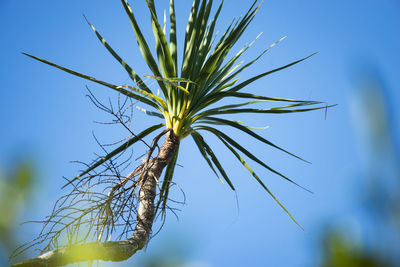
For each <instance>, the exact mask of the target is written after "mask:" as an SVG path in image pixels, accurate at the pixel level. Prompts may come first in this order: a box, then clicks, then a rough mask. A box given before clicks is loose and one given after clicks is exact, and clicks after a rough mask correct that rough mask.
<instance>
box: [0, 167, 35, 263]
mask: <svg viewBox="0 0 400 267" xmlns="http://www.w3.org/2000/svg"><path fill="white" fill-rule="evenodd" d="M34 177H35V175H34V168H33V166H32V164H31V163H30V162H28V161H23V162H20V163H16V164H15V165H14V166H13V167H12V169H11V170H9V171H4V170H2V169H0V214H1V216H0V251H1V253H0V266H7V263H8V259H7V257H8V256H10V255H11V253H12V252H13V250H14V249H15V248H16V247H17V246H18V245H19V241H18V238H17V231H16V228H17V227H18V226H19V219H20V215H21V214H22V212H23V209H24V207H25V206H26V205H27V203H28V200H29V196H30V195H31V193H32V189H33V185H34V183H35V178H34Z"/></svg>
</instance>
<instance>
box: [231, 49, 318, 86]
mask: <svg viewBox="0 0 400 267" xmlns="http://www.w3.org/2000/svg"><path fill="white" fill-rule="evenodd" d="M315 54H317V53H312V54H311V55H309V56H306V57H304V58H302V59H299V60H296V61H294V62H292V63H289V64H287V65H285V66H282V67H279V68H276V69H273V70H270V71H267V72H264V73H261V74H259V75H257V76H255V77H253V78H250V79H248V80H247V81H244V82H242V83H241V84H238V85H236V86H235V87H234V88H232V89H231V90H230V91H233V92H237V91H239V90H240V89H242V88H243V87H245V86H247V85H249V84H250V83H252V82H254V81H256V80H258V79H260V78H262V77H265V76H267V75H269V74H272V73H274V72H277V71H280V70H284V69H286V68H289V67H291V66H293V65H296V64H298V63H300V62H302V61H304V60H306V59H308V58H310V57H312V56H313V55H315Z"/></svg>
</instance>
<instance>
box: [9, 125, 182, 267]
mask: <svg viewBox="0 0 400 267" xmlns="http://www.w3.org/2000/svg"><path fill="white" fill-rule="evenodd" d="M178 144H179V139H178V138H177V137H176V136H175V135H174V133H173V132H172V131H169V132H168V133H167V136H166V138H165V141H164V143H163V145H162V146H161V148H160V151H159V152H158V155H157V157H156V158H154V159H153V160H151V162H150V163H149V164H150V165H149V166H148V171H147V172H145V174H144V176H143V180H142V184H141V186H140V190H139V205H138V211H137V215H136V216H137V218H136V227H135V230H134V232H133V234H132V236H131V237H130V238H128V239H126V240H122V241H110V242H91V243H86V244H80V245H72V246H67V247H64V248H60V249H56V250H52V251H49V252H47V253H45V254H43V255H40V256H38V257H36V258H33V259H30V260H27V261H24V262H21V263H17V264H15V265H13V266H18V267H22V266H62V265H66V264H70V263H75V262H81V261H92V260H103V261H124V260H126V259H128V258H130V257H131V256H132V255H133V254H135V253H136V251H138V250H140V249H142V248H143V247H144V246H146V244H147V243H148V241H149V238H150V235H151V228H152V226H153V221H154V217H155V207H154V199H155V197H156V190H157V181H158V179H159V178H160V176H161V174H162V172H163V170H164V168H165V166H167V164H168V163H169V161H170V160H171V158H172V157H173V155H174V152H175V150H176V149H177V147H178Z"/></svg>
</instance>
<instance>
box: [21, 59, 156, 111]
mask: <svg viewBox="0 0 400 267" xmlns="http://www.w3.org/2000/svg"><path fill="white" fill-rule="evenodd" d="M22 54H24V55H26V56H28V57H31V58H33V59H36V60H38V61H40V62H43V63H46V64H47V65H50V66H52V67H55V68H57V69H60V70H62V71H65V72H68V73H70V74H72V75H75V76H78V77H80V78H83V79H86V80H89V81H92V82H95V83H98V84H101V85H104V86H106V87H109V88H111V89H114V90H116V91H118V92H120V93H121V94H124V95H126V96H129V97H132V98H134V99H137V100H139V101H141V102H143V103H145V104H148V105H150V106H152V107H154V108H156V109H160V106H159V105H158V104H157V103H156V102H153V101H152V100H151V99H147V98H145V97H142V96H140V95H137V94H134V93H132V92H129V91H127V90H125V89H123V88H122V87H121V86H117V85H114V84H111V83H107V82H103V81H100V80H97V79H95V78H93V77H90V76H88V75H85V74H81V73H79V72H76V71H73V70H70V69H67V68H64V67H62V66H60V65H57V64H54V63H52V62H50V61H47V60H45V59H42V58H39V57H35V56H32V55H29V54H27V53H22Z"/></svg>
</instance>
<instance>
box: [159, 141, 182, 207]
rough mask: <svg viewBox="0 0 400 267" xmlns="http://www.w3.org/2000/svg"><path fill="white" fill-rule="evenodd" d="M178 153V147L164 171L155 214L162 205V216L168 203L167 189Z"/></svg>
mask: <svg viewBox="0 0 400 267" xmlns="http://www.w3.org/2000/svg"><path fill="white" fill-rule="evenodd" d="M178 152H179V146H178V147H177V148H176V150H175V152H174V155H173V156H172V159H171V161H170V162H169V163H168V165H167V169H166V171H165V175H164V180H163V183H162V186H161V189H160V197H159V199H158V203H157V205H156V212H155V213H157V210H158V208H159V206H160V204H161V203H162V209H161V210H162V214H163V215H164V214H165V209H166V205H167V201H168V194H169V188H170V187H171V181H172V178H173V176H174V171H175V166H176V161H177V159H178Z"/></svg>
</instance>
